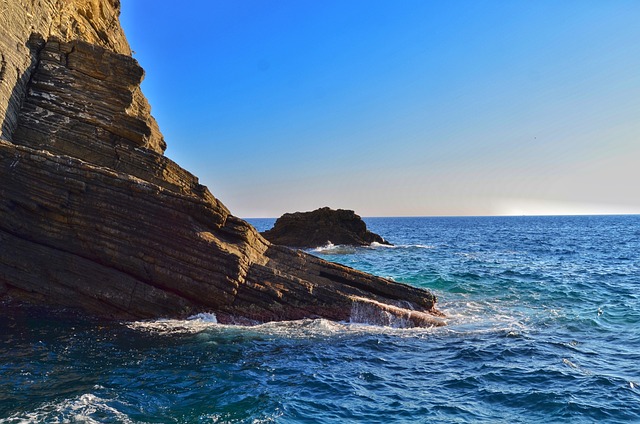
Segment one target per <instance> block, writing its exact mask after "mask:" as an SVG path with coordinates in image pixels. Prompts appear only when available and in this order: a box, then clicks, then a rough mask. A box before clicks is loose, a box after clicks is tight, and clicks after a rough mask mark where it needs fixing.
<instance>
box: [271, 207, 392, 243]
mask: <svg viewBox="0 0 640 424" xmlns="http://www.w3.org/2000/svg"><path fill="white" fill-rule="evenodd" d="M261 234H262V236H263V237H264V238H266V239H267V240H269V241H270V242H271V243H275V244H280V245H283V246H289V247H299V248H311V247H318V246H324V245H326V244H328V243H333V244H342V245H349V246H368V245H370V244H371V243H380V244H387V245H390V244H391V243H389V242H387V241H386V240H385V239H383V238H382V237H380V236H379V235H378V234H375V233H372V232H371V231H368V230H367V224H365V222H364V221H363V220H362V218H360V216H359V215H356V213H355V212H354V211H351V210H346V209H338V210H334V209H330V208H328V207H324V208H320V209H316V210H315V211H311V212H295V213H285V214H284V215H282V216H281V217H280V218H278V219H277V220H276V222H275V224H274V226H273V228H272V229H270V230H267V231H264V232H262V233H261Z"/></svg>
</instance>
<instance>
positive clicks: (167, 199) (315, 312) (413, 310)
mask: <svg viewBox="0 0 640 424" xmlns="http://www.w3.org/2000/svg"><path fill="white" fill-rule="evenodd" d="M13 3H15V4H18V2H13ZM85 3H88V2H86V1H85V2H44V3H42V2H39V4H45V5H46V7H47V8H48V9H47V10H48V11H49V12H50V16H54V17H56V16H57V17H58V18H59V17H60V16H59V14H58V15H56V13H55V11H56V10H58V9H56V7H58V8H62V9H64V10H67V9H68V7H69V4H80V5H81V4H85ZM15 4H13V5H12V7H14V9H15V10H18V11H19V7H18V6H15ZM20 4H23V3H20ZM34 4H35V3H34ZM105 4H107V5H108V6H109V7H110V9H109V10H111V11H113V8H116V9H117V6H118V2H115V1H112V2H107V3H105ZM32 7H36V6H33V5H32ZM43 7H44V6H43ZM78 7H80V6H78ZM62 9H60V10H62ZM60 13H62V12H60ZM116 16H117V13H116ZM52 19H53V18H52ZM88 19H90V18H88ZM55 22H56V21H55V19H53V20H52V21H51V25H55ZM116 23H117V20H116ZM3 31H4V30H3ZM105 31H106V30H105ZM113 31H114V34H116V35H117V34H120V33H121V30H120V29H119V26H118V27H117V28H116V29H114V30H113ZM54 33H55V31H54ZM1 35H2V37H4V38H6V37H7V34H1ZM79 35H80V36H82V33H81V32H80V33H79ZM8 36H11V37H15V34H9V35H8ZM2 37H0V38H2ZM101 37H103V38H105V39H106V41H105V40H104V39H103V38H101V40H102V41H103V42H100V43H98V44H100V45H98V44H96V41H95V40H90V41H92V43H88V42H85V41H80V40H75V41H68V40H65V39H64V38H61V37H59V36H58V35H56V34H54V35H51V34H49V35H48V36H47V35H46V34H45V36H41V35H38V34H33V35H31V36H30V37H29V39H28V40H23V41H22V42H23V44H24V45H28V46H29V48H30V50H29V53H28V54H29V60H28V61H27V60H26V59H25V64H26V65H25V67H24V69H23V75H21V76H20V78H18V79H16V84H15V86H14V89H13V91H11V92H8V91H7V90H2V91H0V94H2V97H0V104H1V105H2V108H0V110H1V111H4V115H0V118H2V119H3V120H4V125H3V133H2V137H1V138H0V181H1V183H0V298H2V299H18V300H21V301H27V302H30V303H35V304H47V305H60V306H66V307H74V308H80V309H83V310H85V311H88V312H90V313H92V314H96V315H99V316H102V317H110V318H117V319H139V318H154V317H184V316H188V315H191V314H194V313H197V312H202V311H206V312H215V313H217V315H218V318H219V320H220V321H221V322H238V323H248V322H264V321H269V320H286V319H300V318H309V317H324V318H328V319H332V320H349V319H354V320H358V319H359V317H360V318H361V317H362V316H363V313H362V311H363V310H366V311H368V312H367V314H368V315H367V316H369V318H368V319H369V320H370V319H371V317H372V316H373V317H377V318H376V319H373V321H375V322H378V321H379V322H381V323H391V322H392V321H393V319H397V320H403V322H405V324H407V325H410V326H412V325H415V326H429V325H441V324H442V321H441V320H439V319H438V318H437V317H438V316H440V314H439V312H438V311H437V310H436V308H435V302H436V298H435V296H434V295H432V294H431V293H429V292H427V291H424V290H421V289H417V288H413V287H411V286H408V285H404V284H399V283H395V282H392V281H389V280H386V279H383V278H379V277H375V276H372V275H368V274H365V273H362V272H359V271H356V270H353V269H351V268H348V267H344V266H341V265H337V264H332V263H328V262H325V261H323V260H321V259H319V258H316V257H313V256H311V255H308V254H305V253H303V252H297V251H293V250H290V249H287V248H284V247H280V246H276V245H272V244H270V243H269V242H268V241H266V240H265V239H264V238H263V237H261V236H260V234H258V233H257V232H256V230H255V229H254V228H253V227H251V226H250V225H249V224H247V223H246V222H245V221H243V220H241V219H239V218H236V217H234V216H233V215H231V214H230V213H229V211H228V210H227V208H226V207H225V206H224V205H223V204H222V203H220V202H219V201H218V200H217V199H216V198H215V197H214V196H213V195H212V194H211V193H210V192H209V190H208V189H207V188H206V187H204V186H202V185H200V184H199V183H198V180H197V178H196V177H194V176H193V175H191V174H190V173H189V172H187V171H185V170H183V169H182V168H180V167H179V166H178V165H176V164H175V163H174V162H172V161H171V160H169V159H168V158H166V157H165V156H163V150H164V141H163V140H162V136H161V135H160V133H159V131H158V129H157V126H156V124H155V121H154V120H153V118H152V117H151V115H150V114H149V108H148V105H147V103H146V100H145V99H144V96H142V94H141V92H140V88H139V84H140V81H141V79H142V77H143V71H142V69H141V68H140V67H139V66H138V64H137V62H136V61H135V60H134V59H132V58H131V57H130V56H128V55H126V54H119V53H115V52H113V51H112V48H110V44H109V42H108V39H109V33H108V31H107V32H103V33H101ZM4 38H3V39H4ZM118 40H119V38H118ZM118 42H121V40H119V41H118ZM9 44H10V43H5V42H0V47H2V48H3V49H5V48H6V46H7V45H9ZM114 45H115V44H114ZM118 45H121V44H118ZM2 54H3V57H8V53H6V52H4V51H3V52H2ZM27 62H29V63H28V64H27ZM27 65H28V66H27ZM5 83H6V81H5ZM7 120H9V121H10V122H9V121H7ZM363 308H364V309H363ZM354 311H355V312H357V313H354ZM378 319H379V320H378Z"/></svg>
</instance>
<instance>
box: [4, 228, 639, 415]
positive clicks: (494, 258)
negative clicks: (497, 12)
mask: <svg viewBox="0 0 640 424" xmlns="http://www.w3.org/2000/svg"><path fill="white" fill-rule="evenodd" d="M249 221H250V222H251V223H252V224H254V225H255V226H256V227H257V228H258V229H259V230H265V229H268V228H270V227H271V226H272V224H273V222H274V220H273V219H271V220H267V219H252V220H249ZM365 221H366V222H367V224H368V226H369V228H370V229H371V230H372V231H374V232H376V233H379V234H381V235H382V236H383V237H385V238H386V239H387V240H389V241H391V242H392V243H394V244H395V246H394V247H382V246H372V247H365V248H348V247H344V246H332V245H327V246H324V247H320V248H318V249H315V250H311V251H310V252H311V253H312V254H315V255H318V256H320V257H323V258H325V259H327V260H330V261H335V262H340V263H342V264H345V265H348V266H350V267H353V268H357V269H360V270H363V271H367V272H370V273H373V274H377V275H381V276H385V277H389V278H393V279H394V280H396V281H401V282H405V283H407V284H411V285H414V286H417V287H424V288H426V289H429V290H431V291H433V292H434V293H435V294H436V295H437V296H438V298H439V308H440V309H441V310H442V311H443V312H444V313H445V314H447V316H448V318H447V321H448V324H449V325H448V326H446V327H441V328H434V329H403V328H380V327H374V326H368V325H362V324H350V323H347V322H339V323H336V322H330V321H326V320H303V321H294V322H284V323H268V324H263V325H259V326H255V327H234V326H227V325H220V324H217V323H216V319H215V315H213V314H201V315H198V316H194V317H192V318H191V319H189V320H183V321H178V320H155V321H141V322H121V323H113V322H102V321H98V320H94V319H89V318H86V317H82V316H78V315H73V314H70V313H68V312H66V313H65V312H60V311H49V312H42V311H36V310H31V309H28V308H16V307H14V306H12V305H1V304H0V307H1V312H0V423H25V422H43V423H65V422H88V423H92V422H100V423H102V422H109V423H147V422H148V423H271V422H273V423H350V422H362V423H403V422H405V423H431V422H437V423H476V422H487V423H541V422H544V423H565V422H569V423H596V422H598V423H600V422H608V423H628V422H640V216H583V217H479V218H467V217H460V218H369V219H365Z"/></svg>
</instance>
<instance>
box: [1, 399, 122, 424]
mask: <svg viewBox="0 0 640 424" xmlns="http://www.w3.org/2000/svg"><path fill="white" fill-rule="evenodd" d="M111 402H112V401H109V400H108V399H104V398H101V397H99V396H96V395H95V394H93V393H85V394H83V395H80V396H77V397H75V398H72V399H65V400H63V401H60V402H51V403H46V404H44V405H42V406H40V407H38V408H36V409H35V410H33V411H22V412H18V413H16V414H14V415H12V416H10V417H7V418H0V424H9V423H11V424H14V423H16V424H17V423H20V424H23V423H24V424H26V423H41V422H47V423H68V422H82V423H90V424H94V423H101V422H105V421H109V422H112V421H114V422H119V423H133V422H134V421H133V420H131V419H130V418H129V417H128V416H127V415H126V414H125V413H123V412H121V411H119V410H118V409H116V408H114V407H113V406H111V405H110V403H111Z"/></svg>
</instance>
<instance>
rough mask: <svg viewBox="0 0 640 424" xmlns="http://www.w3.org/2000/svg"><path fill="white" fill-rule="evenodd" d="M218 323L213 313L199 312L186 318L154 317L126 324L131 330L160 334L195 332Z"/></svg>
mask: <svg viewBox="0 0 640 424" xmlns="http://www.w3.org/2000/svg"><path fill="white" fill-rule="evenodd" d="M216 325H218V319H217V318H216V315H215V314H213V313H199V314H196V315H193V316H190V317H189V318H187V319H163V318H161V319H156V320H149V321H132V322H128V323H127V324H126V326H127V327H129V328H131V329H132V330H140V331H146V332H149V333H162V334H195V333H200V332H201V331H205V330H208V329H210V328H212V327H215V326H216Z"/></svg>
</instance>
